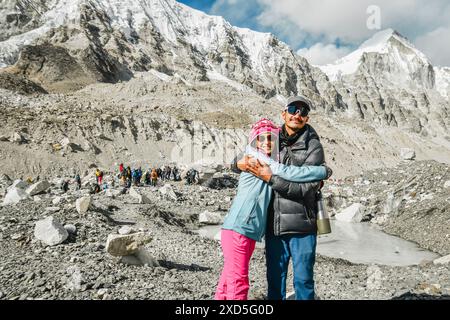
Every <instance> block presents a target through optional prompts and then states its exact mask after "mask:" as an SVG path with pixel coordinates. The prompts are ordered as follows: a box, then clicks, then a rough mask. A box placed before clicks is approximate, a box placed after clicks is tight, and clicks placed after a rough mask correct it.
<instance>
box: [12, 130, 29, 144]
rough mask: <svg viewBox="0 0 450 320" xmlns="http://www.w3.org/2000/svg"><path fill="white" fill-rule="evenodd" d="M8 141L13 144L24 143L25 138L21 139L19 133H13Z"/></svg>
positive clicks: (21, 136)
mask: <svg viewBox="0 0 450 320" xmlns="http://www.w3.org/2000/svg"><path fill="white" fill-rule="evenodd" d="M9 141H11V142H14V143H19V144H20V143H23V142H25V138H24V137H23V135H22V134H21V133H19V132H14V133H13V134H12V135H11V137H10V138H9Z"/></svg>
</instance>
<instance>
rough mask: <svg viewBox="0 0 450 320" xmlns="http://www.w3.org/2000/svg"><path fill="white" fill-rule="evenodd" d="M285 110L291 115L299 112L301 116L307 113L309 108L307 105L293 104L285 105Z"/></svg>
mask: <svg viewBox="0 0 450 320" xmlns="http://www.w3.org/2000/svg"><path fill="white" fill-rule="evenodd" d="M286 111H287V112H288V113H289V114H292V115H296V114H300V116H302V117H306V116H307V115H308V113H309V109H308V108H307V107H305V106H294V105H290V106H287V107H286Z"/></svg>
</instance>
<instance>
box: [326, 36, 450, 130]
mask: <svg viewBox="0 0 450 320" xmlns="http://www.w3.org/2000/svg"><path fill="white" fill-rule="evenodd" d="M318 67H319V68H320V70H321V71H323V72H324V73H325V74H326V75H327V77H328V79H329V80H330V81H331V82H332V84H333V86H334V87H335V88H336V89H337V90H338V92H339V94H340V95H341V96H342V99H343V101H344V102H345V104H346V105H347V107H348V109H347V114H348V115H349V116H356V117H360V118H362V119H365V120H369V121H373V122H375V123H379V124H388V125H395V126H399V127H403V128H405V129H409V130H412V131H415V132H422V131H423V128H426V127H428V128H429V127H433V128H442V129H443V130H442V132H448V127H449V124H450V122H449V119H448V110H449V104H448V94H447V93H448V88H449V80H450V77H449V73H448V69H445V68H435V67H433V65H432V64H431V62H430V61H429V60H428V58H427V57H426V56H425V55H424V54H423V53H422V52H420V51H419V50H418V49H416V48H415V47H414V45H413V44H411V43H410V42H409V41H408V40H407V39H406V38H405V37H403V36H402V35H401V34H399V33H398V32H396V31H394V30H392V29H387V30H384V31H381V32H378V33H376V34H375V35H374V36H373V37H372V38H370V39H369V40H367V41H365V42H364V43H363V44H362V45H361V46H360V47H359V48H358V49H357V50H355V51H354V52H352V53H350V54H349V55H347V56H345V57H343V58H341V59H339V60H338V61H336V62H335V63H333V64H328V65H325V66H318Z"/></svg>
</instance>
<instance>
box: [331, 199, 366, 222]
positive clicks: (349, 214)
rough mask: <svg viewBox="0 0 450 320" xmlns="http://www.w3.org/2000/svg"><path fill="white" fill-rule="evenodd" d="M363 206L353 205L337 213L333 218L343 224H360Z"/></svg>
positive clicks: (359, 204)
mask: <svg viewBox="0 0 450 320" xmlns="http://www.w3.org/2000/svg"><path fill="white" fill-rule="evenodd" d="M363 211H364V206H363V205H362V204H361V203H354V204H352V205H351V206H350V207H348V208H346V209H344V210H342V211H341V212H339V213H337V214H336V216H335V218H336V220H338V221H344V222H361V221H362V219H363V213H364V212H363Z"/></svg>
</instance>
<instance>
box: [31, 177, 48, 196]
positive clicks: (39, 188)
mask: <svg viewBox="0 0 450 320" xmlns="http://www.w3.org/2000/svg"><path fill="white" fill-rule="evenodd" d="M50 186H51V185H50V182H48V181H46V180H44V181H39V182H36V183H35V184H32V185H31V186H29V187H28V188H27V193H28V194H29V195H30V196H35V195H37V194H40V193H43V192H46V191H47V190H48V188H50Z"/></svg>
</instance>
